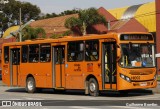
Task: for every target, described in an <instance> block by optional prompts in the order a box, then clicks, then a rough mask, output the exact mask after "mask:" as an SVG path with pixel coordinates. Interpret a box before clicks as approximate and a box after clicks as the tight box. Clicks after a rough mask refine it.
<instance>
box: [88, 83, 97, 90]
mask: <svg viewBox="0 0 160 109" xmlns="http://www.w3.org/2000/svg"><path fill="white" fill-rule="evenodd" d="M89 88H90V91H92V92H94V91H95V90H96V85H95V84H94V83H91V84H90V86H89Z"/></svg>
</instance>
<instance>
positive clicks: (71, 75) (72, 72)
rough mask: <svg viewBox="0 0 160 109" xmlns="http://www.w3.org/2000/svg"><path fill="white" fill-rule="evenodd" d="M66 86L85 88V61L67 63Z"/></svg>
mask: <svg viewBox="0 0 160 109" xmlns="http://www.w3.org/2000/svg"><path fill="white" fill-rule="evenodd" d="M65 67H66V69H65V73H66V88H67V89H84V82H83V80H84V79H83V78H84V77H83V76H84V75H83V74H82V72H83V71H82V67H83V62H67V63H66V66H65Z"/></svg>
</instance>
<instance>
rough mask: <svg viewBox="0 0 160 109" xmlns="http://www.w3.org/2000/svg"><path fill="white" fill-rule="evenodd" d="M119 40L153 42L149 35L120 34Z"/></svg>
mask: <svg viewBox="0 0 160 109" xmlns="http://www.w3.org/2000/svg"><path fill="white" fill-rule="evenodd" d="M120 40H137V41H138V40H153V37H152V35H150V34H122V35H121V36H120Z"/></svg>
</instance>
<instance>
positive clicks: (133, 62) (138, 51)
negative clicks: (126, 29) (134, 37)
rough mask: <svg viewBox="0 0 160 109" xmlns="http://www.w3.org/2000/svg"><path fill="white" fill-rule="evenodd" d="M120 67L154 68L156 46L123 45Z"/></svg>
mask: <svg viewBox="0 0 160 109" xmlns="http://www.w3.org/2000/svg"><path fill="white" fill-rule="evenodd" d="M121 50H122V51H121V54H122V56H121V59H120V62H119V63H120V65H121V66H122V67H126V68H135V67H154V66H155V56H154V45H153V44H149V43H147V44H142V43H141V44H135V43H129V44H121Z"/></svg>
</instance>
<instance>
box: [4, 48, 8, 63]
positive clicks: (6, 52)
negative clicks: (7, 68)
mask: <svg viewBox="0 0 160 109" xmlns="http://www.w3.org/2000/svg"><path fill="white" fill-rule="evenodd" d="M4 62H5V63H6V64H7V63H8V62H9V47H8V46H5V47H4Z"/></svg>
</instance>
